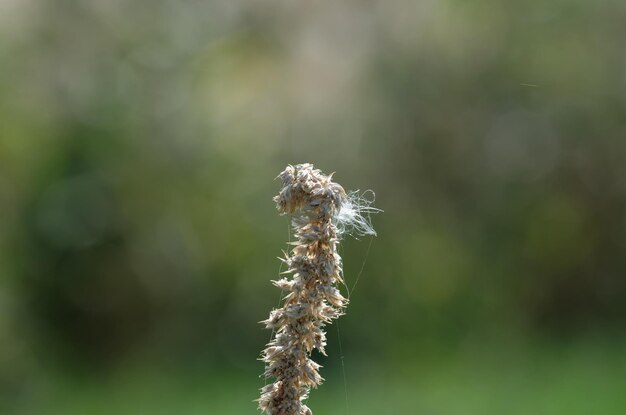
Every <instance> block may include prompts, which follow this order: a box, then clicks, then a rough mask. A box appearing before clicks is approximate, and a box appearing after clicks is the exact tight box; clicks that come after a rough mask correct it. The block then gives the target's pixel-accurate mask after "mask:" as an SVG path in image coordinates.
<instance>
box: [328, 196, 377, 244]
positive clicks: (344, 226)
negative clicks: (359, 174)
mask: <svg viewBox="0 0 626 415" xmlns="http://www.w3.org/2000/svg"><path fill="white" fill-rule="evenodd" d="M375 200H376V194H375V193H374V192H373V191H372V190H366V191H364V192H363V193H360V190H355V191H352V192H350V193H348V195H347V198H346V200H345V201H344V202H343V203H342V204H341V209H340V210H339V213H338V214H337V216H336V217H335V220H336V222H337V223H336V225H337V230H338V233H339V234H340V235H343V234H348V235H353V236H355V235H356V236H366V235H372V236H376V231H375V230H374V227H373V226H372V218H371V215H372V214H374V213H379V212H382V210H381V209H378V208H375V207H374V206H372V205H373V204H374V201H375Z"/></svg>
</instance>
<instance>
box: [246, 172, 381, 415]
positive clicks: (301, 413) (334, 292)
mask: <svg viewBox="0 0 626 415" xmlns="http://www.w3.org/2000/svg"><path fill="white" fill-rule="evenodd" d="M279 177H280V178H281V179H282V185H283V187H282V189H281V191H280V193H279V195H278V196H276V197H275V198H274V201H275V202H276V205H277V208H278V211H279V212H280V213H281V214H294V213H300V215H299V216H297V217H295V218H294V219H293V220H292V225H293V228H294V231H295V236H296V238H297V240H296V241H295V242H292V243H291V244H293V245H295V247H294V248H293V249H292V251H291V253H290V254H285V258H283V259H282V261H284V262H285V263H286V264H287V267H288V269H287V271H286V272H285V273H287V274H291V275H292V277H291V279H287V278H283V279H280V280H278V281H272V282H273V283H274V285H276V286H277V287H279V288H281V289H282V290H283V291H285V292H287V293H288V294H287V295H286V297H285V298H284V303H283V306H282V307H281V308H278V309H275V310H272V312H271V313H270V316H269V318H268V319H267V320H265V321H263V322H262V323H264V324H265V326H266V327H267V328H268V329H272V330H273V331H274V332H275V336H274V338H273V339H272V340H271V341H270V343H269V344H268V345H267V348H266V349H265V350H264V351H263V353H262V358H261V360H263V361H264V362H265V364H266V366H265V373H264V375H265V377H266V378H274V379H275V381H274V383H272V384H269V385H266V386H264V387H263V388H262V389H261V397H260V398H259V399H258V402H259V408H260V409H261V410H262V411H264V412H265V413H267V414H269V415H311V410H310V409H309V408H308V407H307V406H306V405H305V404H304V403H303V401H304V400H305V399H306V398H307V397H308V393H309V390H310V389H311V388H312V387H313V388H315V387H317V386H318V385H320V384H321V382H322V381H323V379H322V377H321V376H320V375H319V373H318V369H319V368H320V365H318V364H317V363H315V362H314V361H313V360H311V358H310V356H311V352H312V350H313V349H318V350H319V351H320V352H321V353H323V354H326V353H325V350H324V347H325V346H326V333H325V332H324V326H325V325H326V324H328V323H330V322H331V321H332V320H333V319H336V318H337V317H339V316H340V315H342V314H343V309H344V308H345V307H346V305H347V302H348V300H347V299H346V298H344V297H343V296H342V295H341V293H340V292H339V290H338V289H337V284H338V283H343V279H342V265H341V257H340V256H339V255H338V253H337V246H338V243H339V237H340V233H341V232H340V229H341V230H343V229H345V228H346V226H350V225H354V226H358V227H359V229H362V227H363V226H365V227H366V231H367V230H369V231H370V232H368V233H373V229H371V225H369V222H368V221H367V220H365V219H364V218H363V217H362V216H361V215H360V213H361V212H363V211H366V212H372V211H374V210H373V208H369V202H368V203H367V204H365V205H364V206H361V210H359V206H357V205H358V204H355V203H354V202H355V201H358V200H360V199H354V198H352V199H351V198H350V196H349V195H347V194H346V192H345V190H344V189H343V188H342V187H341V186H340V185H339V184H337V183H334V182H333V181H332V180H331V178H332V175H329V176H326V175H324V174H322V173H321V172H320V171H319V170H317V169H315V168H314V167H313V166H312V165H310V164H300V165H297V166H287V168H286V169H285V170H284V171H283V172H282V173H281V174H280V175H279ZM342 209H343V210H342ZM368 209H370V210H368ZM341 218H347V220H343V221H342V219H341Z"/></svg>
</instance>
